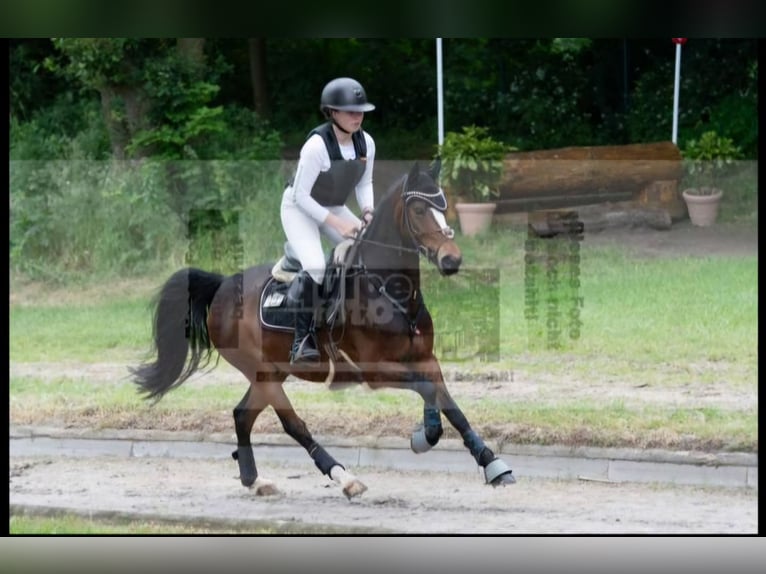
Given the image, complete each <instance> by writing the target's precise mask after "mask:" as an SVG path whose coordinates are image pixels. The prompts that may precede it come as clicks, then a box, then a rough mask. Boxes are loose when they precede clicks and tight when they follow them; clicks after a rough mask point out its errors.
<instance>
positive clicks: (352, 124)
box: [332, 110, 364, 132]
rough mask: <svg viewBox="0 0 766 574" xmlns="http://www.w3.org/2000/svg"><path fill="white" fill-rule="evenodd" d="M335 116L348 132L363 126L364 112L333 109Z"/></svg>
mask: <svg viewBox="0 0 766 574" xmlns="http://www.w3.org/2000/svg"><path fill="white" fill-rule="evenodd" d="M332 115H333V118H335V121H336V122H338V124H340V127H342V128H343V129H344V130H346V131H347V132H355V131H357V130H358V129H359V128H360V127H362V120H364V112H344V111H342V110H333V112H332Z"/></svg>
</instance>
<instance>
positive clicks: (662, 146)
mask: <svg viewBox="0 0 766 574" xmlns="http://www.w3.org/2000/svg"><path fill="white" fill-rule="evenodd" d="M681 176H682V164H681V152H680V151H679V149H678V147H676V145H675V144H674V143H672V142H657V143H647V144H632V145H617V146H594V147H568V148H559V149H551V150H542V151H531V152H519V153H511V154H508V156H507V157H506V158H505V161H504V166H503V178H502V180H501V182H500V186H499V188H500V198H501V199H502V200H513V199H519V198H524V197H529V198H531V197H533V196H535V197H539V196H546V195H566V194H572V195H577V194H599V193H617V192H634V193H638V192H639V191H640V190H641V189H643V188H644V187H645V186H647V185H649V184H650V183H652V182H655V181H668V180H678V179H680V177H681Z"/></svg>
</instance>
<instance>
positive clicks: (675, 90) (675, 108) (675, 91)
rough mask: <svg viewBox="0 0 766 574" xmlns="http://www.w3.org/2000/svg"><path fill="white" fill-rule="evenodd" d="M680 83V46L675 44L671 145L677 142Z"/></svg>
mask: <svg viewBox="0 0 766 574" xmlns="http://www.w3.org/2000/svg"><path fill="white" fill-rule="evenodd" d="M680 83H681V44H680V43H678V44H676V82H675V87H674V88H673V143H677V142H678V88H679V85H680Z"/></svg>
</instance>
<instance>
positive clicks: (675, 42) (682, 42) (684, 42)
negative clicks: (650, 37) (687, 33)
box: [671, 38, 687, 46]
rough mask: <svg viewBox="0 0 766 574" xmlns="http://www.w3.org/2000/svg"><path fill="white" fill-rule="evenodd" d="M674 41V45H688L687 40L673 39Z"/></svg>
mask: <svg viewBox="0 0 766 574" xmlns="http://www.w3.org/2000/svg"><path fill="white" fill-rule="evenodd" d="M671 40H673V43H674V44H681V45H682V46H683V45H684V44H686V40H687V38H671Z"/></svg>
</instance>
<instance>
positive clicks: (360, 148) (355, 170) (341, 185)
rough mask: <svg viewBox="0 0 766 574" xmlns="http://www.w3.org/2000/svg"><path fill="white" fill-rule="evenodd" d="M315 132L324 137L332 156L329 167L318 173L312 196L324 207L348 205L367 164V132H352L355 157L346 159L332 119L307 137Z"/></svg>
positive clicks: (328, 151)
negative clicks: (347, 202)
mask: <svg viewBox="0 0 766 574" xmlns="http://www.w3.org/2000/svg"><path fill="white" fill-rule="evenodd" d="M314 134H319V135H320V136H322V140H323V141H324V145H325V147H326V148H327V153H328V154H329V155H330V169H329V170H327V171H322V172H320V173H319V176H318V177H317V179H316V182H314V187H312V188H311V197H313V198H314V199H315V200H316V202H317V203H318V204H319V205H322V206H324V207H329V206H331V205H345V203H346V201H347V200H348V197H349V195H351V192H352V191H353V190H354V188H356V186H357V184H358V183H359V181H360V180H361V179H362V174H363V173H364V169H365V167H366V165H367V142H366V141H365V139H364V132H363V131H362V130H357V131H355V132H354V133H353V134H351V141H352V142H353V144H354V152H355V153H356V159H343V156H342V155H341V153H340V146H339V145H338V139H337V138H336V137H335V131H334V130H333V129H332V124H331V123H330V122H327V123H325V124H322V125H321V126H319V127H317V128H314V129H313V130H311V132H309V135H308V137H311V136H312V135H314Z"/></svg>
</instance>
